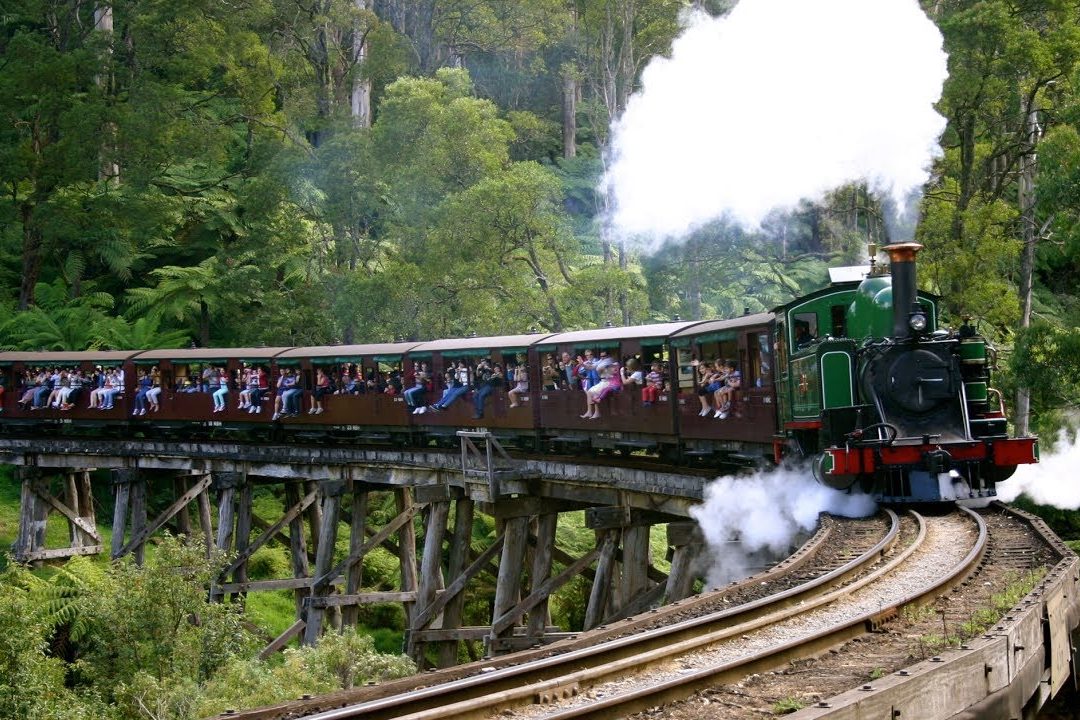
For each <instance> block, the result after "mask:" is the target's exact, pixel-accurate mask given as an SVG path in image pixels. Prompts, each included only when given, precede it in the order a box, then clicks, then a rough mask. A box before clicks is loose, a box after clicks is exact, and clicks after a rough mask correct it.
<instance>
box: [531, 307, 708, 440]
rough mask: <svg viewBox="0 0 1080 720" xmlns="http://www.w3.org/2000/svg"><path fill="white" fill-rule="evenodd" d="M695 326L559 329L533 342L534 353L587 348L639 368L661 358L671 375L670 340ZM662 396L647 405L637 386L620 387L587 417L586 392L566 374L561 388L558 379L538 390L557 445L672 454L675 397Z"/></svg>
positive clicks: (547, 436) (547, 435)
mask: <svg viewBox="0 0 1080 720" xmlns="http://www.w3.org/2000/svg"><path fill="white" fill-rule="evenodd" d="M696 324H698V323H697V322H694V321H685V322H672V323H656V324H652V325H639V326H636V327H610V328H599V329H596V330H579V331H573V332H565V333H559V334H557V335H551V336H550V337H547V338H545V339H544V340H543V341H541V342H539V343H537V347H536V352H537V355H538V356H540V357H541V358H543V357H544V356H546V355H552V356H554V357H555V358H556V359H558V358H560V357H562V355H563V354H564V353H565V354H567V355H569V356H570V358H572V359H576V358H578V357H579V356H583V355H584V354H585V353H586V352H589V353H592V355H593V357H595V358H600V356H601V353H607V354H609V355H610V357H611V358H613V359H614V360H615V361H616V362H618V363H619V364H620V365H623V364H625V363H626V362H627V361H628V360H630V359H631V358H633V359H634V360H635V361H636V362H637V364H638V365H639V366H640V367H641V368H642V370H643V372H648V367H649V366H650V365H651V364H652V362H653V361H654V360H659V361H660V362H661V363H662V364H663V366H664V367H665V369H666V373H665V374H666V375H667V377H668V378H670V377H672V373H673V371H674V368H672V367H671V365H670V363H671V353H670V350H669V346H668V339H669V338H670V337H671V336H672V335H673V334H675V333H677V332H679V331H680V330H685V329H686V328H689V327H692V326H694V325H696ZM661 398H662V399H660V400H659V401H658V402H656V403H654V404H652V405H651V406H645V405H643V403H642V399H641V388H640V386H629V387H624V388H623V389H622V390H621V391H619V392H614V393H611V394H610V395H608V396H607V397H606V398H605V399H604V400H603V401H602V402H601V403H600V406H599V410H598V411H599V413H600V417H599V418H597V419H591V418H585V417H582V416H583V415H584V414H585V409H586V398H585V393H584V392H583V391H582V389H581V386H580V385H579V384H576V383H572V382H571V380H570V379H569V378H568V379H567V383H566V386H565V388H564V387H563V386H562V382H561V380H560V388H559V389H558V390H556V391H550V392H543V393H541V394H540V427H541V428H542V432H543V434H544V440H545V441H546V442H548V443H550V444H553V445H556V446H560V447H568V448H570V449H574V448H582V447H592V448H606V449H615V450H620V451H623V452H631V451H634V450H648V451H652V452H658V453H661V454H662V455H665V456H669V457H672V458H674V457H676V456H677V451H678V446H679V441H678V429H677V425H676V419H675V418H676V412H675V395H674V393H670V392H669V393H666V394H662V395H661Z"/></svg>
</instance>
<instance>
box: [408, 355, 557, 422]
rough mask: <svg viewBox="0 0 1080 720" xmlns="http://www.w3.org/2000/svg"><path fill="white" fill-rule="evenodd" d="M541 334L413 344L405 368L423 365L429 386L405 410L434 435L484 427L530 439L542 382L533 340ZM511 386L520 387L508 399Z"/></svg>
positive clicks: (536, 419)
mask: <svg viewBox="0 0 1080 720" xmlns="http://www.w3.org/2000/svg"><path fill="white" fill-rule="evenodd" d="M545 337H547V336H546V335H538V334H527V335H503V336H498V337H475V338H458V339H455V340H435V341H432V342H426V343H422V344H420V345H417V346H416V347H414V348H413V349H411V350H410V351H409V354H408V362H409V370H410V372H411V373H413V374H414V375H415V373H416V372H417V371H418V370H420V369H421V368H423V371H424V372H426V373H427V374H428V375H429V376H430V381H429V388H428V390H427V391H426V393H425V395H424V401H423V402H422V403H419V402H418V403H411V405H412V409H411V410H410V409H409V404H407V405H406V408H405V411H406V412H410V413H411V415H410V417H411V419H412V420H413V422H414V424H416V425H420V426H423V427H424V428H425V432H426V433H427V434H428V435H429V436H433V437H439V436H440V435H442V436H446V437H450V436H451V435H453V433H455V432H456V431H457V429H459V428H462V427H484V428H493V429H499V430H500V431H506V432H500V433H499V434H501V435H503V436H513V437H523V438H525V437H527V438H529V439H530V440H532V439H533V438H535V430H536V427H537V422H538V420H539V409H538V407H537V405H536V398H537V397H538V396H539V394H540V393H539V392H538V389H539V388H540V385H541V367H540V360H539V358H538V357H537V355H536V350H535V344H536V343H537V342H539V341H542V340H543V339H544V338H545ZM496 369H497V370H498V373H497V374H496ZM515 375H516V376H517V377H516V378H515ZM413 385H415V383H413ZM515 387H519V389H518V391H517V392H515V397H514V399H513V400H511V398H510V396H509V395H508V393H509V391H510V390H513V389H514V388H515ZM407 390H408V388H407ZM513 405H516V407H513Z"/></svg>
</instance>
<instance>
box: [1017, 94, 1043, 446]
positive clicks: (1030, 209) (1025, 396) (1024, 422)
mask: <svg viewBox="0 0 1080 720" xmlns="http://www.w3.org/2000/svg"><path fill="white" fill-rule="evenodd" d="M1037 114H1038V110H1037V109H1036V108H1035V107H1034V106H1032V107H1030V108H1028V111H1027V148H1028V150H1027V152H1025V153H1024V154H1023V155H1022V156H1021V157H1020V182H1019V198H1018V200H1019V205H1020V225H1021V228H1022V232H1023V238H1024V250H1023V254H1022V255H1021V259H1020V329H1021V330H1023V329H1024V328H1027V327H1030V326H1031V290H1032V285H1033V282H1034V275H1035V241H1036V239H1037V238H1036V233H1035V146H1036V144H1037V143H1038V141H1039V137H1038V135H1039V124H1038V117H1037ZM1030 422H1031V391H1030V390H1029V389H1028V388H1026V387H1023V386H1020V387H1018V388H1017V390H1016V433H1017V434H1018V435H1027V434H1028V430H1029V428H1030Z"/></svg>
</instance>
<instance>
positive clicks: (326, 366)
mask: <svg viewBox="0 0 1080 720" xmlns="http://www.w3.org/2000/svg"><path fill="white" fill-rule="evenodd" d="M416 345H417V343H415V342H403V343H371V344H362V345H322V346H317V347H304V348H291V349H286V350H284V351H282V352H280V353H278V354H277V355H275V357H274V366H275V369H276V372H275V378H276V377H277V376H278V375H279V374H280V373H281V371H282V370H285V371H289V370H292V371H293V372H294V373H296V374H297V375H298V379H299V383H298V385H297V387H298V388H299V389H300V390H301V391H302V394H301V395H300V397H299V398H298V400H299V410H300V411H299V413H297V414H296V415H295V416H290V417H284V418H282V419H281V427H282V429H283V430H284V431H285V432H287V433H289V434H319V433H323V434H330V435H335V436H342V437H351V438H356V439H358V440H363V441H365V442H375V441H382V440H390V439H394V440H398V441H402V440H405V439H408V436H409V435H410V433H411V429H410V426H411V422H410V418H409V416H408V413H406V412H405V402H404V398H403V397H402V395H401V393H400V392H397V391H395V392H394V393H392V394H390V393H387V392H385V386H386V381H387V380H389V381H391V382H392V383H401V384H404V382H405V380H406V378H405V375H406V373H405V372H404V370H405V368H406V367H407V365H408V360H407V357H408V353H409V351H411V350H412V349H413V348H415V347H416ZM320 370H321V371H322V372H323V374H324V375H326V376H327V378H329V379H331V380H333V379H338V380H341V378H342V374H343V373H344V374H346V375H348V377H349V378H350V380H351V381H352V382H353V383H354V384H355V383H357V382H359V383H360V384H361V385H362V386H363V387H359V386H356V385H354V388H353V390H352V391H347V392H343V393H341V394H333V392H331V393H330V394H327V395H325V396H323V397H321V398H320V405H321V407H322V410H323V412H321V413H318V414H315V413H312V412H310V411H311V409H312V395H313V393H314V392H315V391H316V389H317V385H318V377H319V371H320ZM271 384H272V385H273V383H271ZM394 387H395V390H396V389H397V384H395V385H394ZM334 390H336V387H335V388H334ZM267 419H269V417H268V418H267Z"/></svg>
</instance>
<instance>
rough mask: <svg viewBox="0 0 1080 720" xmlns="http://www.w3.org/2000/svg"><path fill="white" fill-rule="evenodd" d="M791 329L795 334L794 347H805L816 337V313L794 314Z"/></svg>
mask: <svg viewBox="0 0 1080 720" xmlns="http://www.w3.org/2000/svg"><path fill="white" fill-rule="evenodd" d="M791 329H792V330H793V331H794V335H795V341H794V347H795V349H796V350H798V349H799V348H803V347H806V346H807V345H809V344H810V343H812V342H813V341H815V340H817V339H818V321H817V313H799V314H798V315H796V316H795V321H794V322H793V323H792V328H791Z"/></svg>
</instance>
